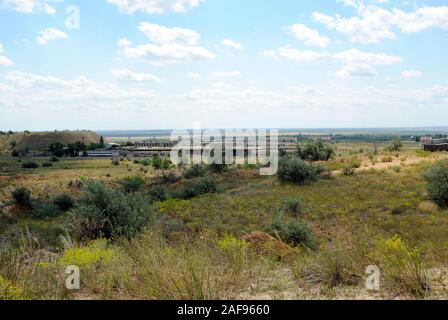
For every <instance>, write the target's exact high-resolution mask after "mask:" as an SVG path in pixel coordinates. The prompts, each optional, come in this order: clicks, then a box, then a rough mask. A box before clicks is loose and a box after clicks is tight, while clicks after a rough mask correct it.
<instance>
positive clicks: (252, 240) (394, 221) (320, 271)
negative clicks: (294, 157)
mask: <svg viewBox="0 0 448 320" xmlns="http://www.w3.org/2000/svg"><path fill="white" fill-rule="evenodd" d="M361 148H362V149H364V151H363V152H362V153H361V152H360V151H359V150H360V149H361ZM353 150H358V153H357V154H354V151H352V152H351V153H350V152H347V155H342V156H341V155H338V156H337V157H336V159H334V160H332V161H329V162H326V163H323V164H324V165H326V166H328V167H331V168H333V167H334V169H333V170H334V171H333V175H332V176H331V177H327V178H325V179H320V180H318V181H315V182H312V183H307V184H305V185H294V184H289V183H282V182H280V181H279V179H278V178H277V177H262V176H259V174H258V170H257V169H255V168H251V167H247V168H246V167H243V166H241V167H232V168H230V169H229V170H228V171H225V172H222V173H210V172H209V173H205V174H206V175H210V176H212V177H213V178H214V180H215V182H216V185H217V188H216V190H214V192H208V193H205V194H197V195H196V196H193V197H185V198H182V199H181V198H178V197H176V191H179V190H180V189H182V188H184V189H185V188H189V189H188V190H190V189H192V186H194V185H196V186H197V185H198V182H199V181H203V179H204V178H203V177H195V178H184V179H182V180H180V181H177V180H176V182H172V183H168V182H165V183H162V185H160V186H159V188H160V187H162V188H163V189H165V190H166V197H165V198H163V199H161V198H160V199H159V200H157V201H156V200H154V198H153V195H154V190H153V187H152V184H153V183H156V182H157V181H159V183H160V179H159V178H160V177H161V176H163V175H166V174H167V172H168V171H165V172H163V171H161V170H156V169H155V168H152V167H151V165H150V164H147V163H146V162H147V161H148V160H145V162H134V161H129V160H126V159H123V160H122V161H119V163H118V164H113V163H112V161H111V160H110V159H95V160H87V159H60V160H59V161H58V162H55V163H53V164H52V166H51V167H43V166H42V164H43V163H44V161H45V160H44V159H39V160H37V161H36V162H37V163H38V164H39V165H40V167H39V168H37V169H25V168H23V167H22V163H21V162H19V160H16V159H2V160H0V285H1V283H2V282H1V281H3V286H4V287H5V286H7V287H8V288H15V289H16V290H15V291H12V290H9V291H7V292H6V294H7V295H6V298H15V297H17V298H37V299H42V298H66V299H92V298H100V299H122V298H130V299H180V298H183V299H206V298H213V299H253V298H255V299H270V298H273V299H282V298H289V299H297V298H301V299H334V298H348V299H381V298H387V299H391V298H401V299H406V298H409V299H415V298H443V299H446V297H447V294H448V291H447V288H448V283H447V281H448V280H447V279H448V277H447V275H448V269H447V265H448V250H447V248H448V234H447V232H446V230H447V228H448V215H447V213H448V208H440V207H438V206H437V205H436V204H434V203H432V202H431V201H429V199H428V196H427V190H426V184H425V181H424V179H423V178H422V174H423V172H425V171H426V170H427V168H428V167H430V166H432V165H433V164H434V162H435V161H436V160H439V159H447V156H448V155H447V154H446V153H433V154H430V153H422V152H420V150H417V151H416V150H414V149H412V146H406V148H404V149H403V150H401V151H400V152H398V153H397V155H395V154H389V153H383V152H379V153H378V155H377V156H374V157H371V156H370V154H368V153H366V152H368V151H366V150H367V149H366V146H363V145H357V146H355V145H354V146H353ZM338 151H344V152H345V151H346V150H345V149H344V150H340V149H338ZM388 156H390V158H393V159H392V160H391V161H390V162H389V160H388V161H387V162H383V161H382V160H381V159H382V158H386V157H388ZM355 157H356V159H357V161H359V164H360V165H359V168H358V169H357V170H356V172H354V173H353V175H344V174H343V173H341V172H339V167H338V166H337V164H339V163H344V164H345V163H348V162H354V158H355ZM181 170H182V169H181V168H172V169H170V170H169V171H170V172H171V173H173V174H177V175H179V174H180V173H181ZM126 177H139V178H140V179H141V183H140V184H138V181H139V180H138V179H136V178H134V179H127V180H126V179H125V178H126ZM89 179H94V180H102V181H103V182H104V183H105V185H106V186H107V190H109V191H106V192H103V191H101V189H88V188H86V187H87V186H88V180H89ZM126 181H127V184H124V183H123V182H126ZM132 183H133V184H132ZM124 186H127V187H128V189H127V190H128V191H126V193H125V194H124V193H120V191H117V190H120V189H122V188H124ZM132 186H133V187H135V190H138V191H135V190H134V191H133V192H130V191H129V190H131V189H130V187H132ZM16 187H25V188H27V189H29V190H30V192H31V203H30V204H28V206H27V205H26V204H25V205H23V204H19V203H16V202H15V201H14V200H13V199H12V197H11V192H12V191H14V190H15V188H16ZM88 190H97V191H98V190H100V194H102V197H100V198H98V197H93V196H92V194H93V193H92V194H90V196H88V194H89V193H88V192H91V191H88ZM123 190H124V189H123ZM61 195H66V197H67V195H70V196H71V197H72V199H73V201H74V203H75V207H74V208H72V211H68V209H64V210H62V209H58V208H56V207H55V206H54V205H52V203H53V202H55V199H58V197H60V196H61ZM104 197H105V198H107V201H104V202H101V205H103V204H106V205H107V208H106V209H105V210H104V212H112V213H114V214H120V213H121V212H122V211H125V212H126V213H127V214H131V215H132V214H133V212H134V211H132V210H133V209H135V210H137V211H138V214H139V215H140V214H141V213H149V215H150V217H149V218H148V223H147V224H145V229H144V230H140V231H141V232H140V233H139V234H136V235H135V236H134V237H132V238H131V239H126V238H120V237H111V238H110V239H109V240H105V239H96V240H94V241H88V240H82V239H81V240H80V239H78V238H77V236H76V235H75V234H72V233H67V231H68V230H77V231H83V232H84V231H85V230H87V229H86V227H85V226H84V227H82V228H81V227H79V228H78V225H77V224H74V225H73V223H74V221H75V220H72V219H73V217H75V216H77V215H79V214H80V213H86V211H84V209H86V210H91V208H92V207H91V206H92V205H93V203H94V202H92V201H96V200H95V199H103V198H104ZM86 199H87V200H88V201H89V202H88V203H89V204H90V205H89V206H87V207H86V206H79V205H82V204H85V203H86V202H85V201H87V200H86ZM294 201H296V202H297V203H298V204H299V206H298V208H296V209H294V210H293V209H292V208H293V207H294V206H292V205H291V204H294ZM55 203H56V202H55ZM95 205H96V204H95ZM148 205H151V207H148ZM131 209H132V210H131ZM80 210H81V211H80ZM94 212H96V211H94ZM134 213H135V212H134ZM127 214H126V215H122V216H120V217H121V218H123V219H127V220H126V221H127V223H126V224H125V227H128V226H130V225H132V223H133V222H134V220H133V219H134V218H138V217H139V216H133V217H134V218H132V219H129V218H128V215H127ZM79 216H81V215H79ZM117 221H118V220H117ZM120 221H121V220H120ZM273 227H276V228H278V230H277V229H272V228H273ZM73 228H74V229H73ZM285 228H286V229H285ZM125 229H126V230H128V229H127V228H125ZM120 230H121V229H120ZM272 230H274V232H273V231H272ZM276 230H277V231H276ZM284 230H286V231H287V232H290V233H291V234H292V235H293V236H294V237H292V238H285V235H284V234H283V232H284ZM268 232H269V234H268ZM287 235H288V234H287ZM61 236H62V237H63V238H61ZM308 236H310V237H311V238H312V239H313V240H314V242H310V244H313V245H309V246H308V245H307V244H303V243H302V242H301V241H303V239H305V238H306V237H308ZM68 237H69V238H68ZM288 237H289V236H288ZM304 237H305V238H304ZM93 238H96V237H93ZM61 239H62V240H63V241H61ZM294 241H296V242H297V241H298V242H299V244H297V243H296V242H294ZM2 242H3V243H4V244H8V245H12V246H18V247H17V248H18V249H12V248H13V247H6V246H5V247H4V248H3V250H2V247H1V244H2ZM23 244H27V245H26V246H24V247H21V246H22V245H23ZM8 248H9V249H8ZM23 252H25V254H24V253H23ZM30 257H32V259H34V260H31V258H30ZM20 259H26V261H27V264H23V263H20V261H22V260H20ZM18 261H19V262H18ZM29 261H33V262H34V263H30V262H29ZM73 264H75V265H79V266H80V268H81V270H82V275H83V277H82V278H81V279H82V280H81V282H82V284H81V290H80V291H77V292H71V291H67V290H65V289H64V286H63V284H64V281H65V278H64V276H65V273H64V270H65V266H67V265H73ZM369 265H376V266H378V267H379V268H380V270H381V291H378V292H373V291H368V290H367V289H366V288H365V277H366V276H365V270H366V267H367V266H369ZM29 266H32V267H31V268H30V267H29ZM155 270H156V271H157V272H154V271H155ZM436 271H437V272H439V271H440V276H439V275H438V273H437V274H436V273H434V272H436ZM2 279H3V280H2ZM0 289H1V286H0ZM11 292H12V293H16V296H12V295H11ZM1 293H2V291H1V290H0V300H1V299H2V295H1ZM8 294H9V295H8ZM3 298H5V297H4V296H3Z"/></svg>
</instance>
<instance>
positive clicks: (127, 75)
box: [112, 69, 163, 83]
mask: <svg viewBox="0 0 448 320" xmlns="http://www.w3.org/2000/svg"><path fill="white" fill-rule="evenodd" d="M112 74H113V75H114V76H115V77H116V78H118V79H121V80H128V81H135V82H156V83H162V82H163V81H162V80H161V79H160V78H159V77H157V76H155V75H152V74H149V73H135V72H132V71H131V70H129V69H113V70H112Z"/></svg>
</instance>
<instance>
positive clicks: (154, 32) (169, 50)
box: [117, 22, 215, 65]
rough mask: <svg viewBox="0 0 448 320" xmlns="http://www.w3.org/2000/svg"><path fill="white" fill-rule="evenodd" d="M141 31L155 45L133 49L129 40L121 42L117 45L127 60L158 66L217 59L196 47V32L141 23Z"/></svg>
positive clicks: (149, 44)
mask: <svg viewBox="0 0 448 320" xmlns="http://www.w3.org/2000/svg"><path fill="white" fill-rule="evenodd" d="M139 29H140V30H141V31H142V32H143V33H144V34H145V35H146V36H147V37H148V39H149V40H150V41H151V42H153V43H148V44H143V45H137V46H134V47H132V43H131V42H130V41H129V40H127V39H121V40H119V41H118V43H117V45H118V46H119V47H121V53H122V54H123V55H124V56H125V57H127V58H138V59H146V60H148V61H150V62H151V63H153V64H156V65H163V64H167V63H177V62H190V61H195V60H209V59H214V58H215V54H214V53H212V52H210V51H209V50H207V49H206V48H202V47H199V46H197V45H196V43H197V42H198V40H199V38H200V35H199V34H198V33H197V32H195V31H194V30H191V29H183V28H167V27H163V26H160V25H156V24H150V23H146V22H143V23H141V24H140V26H139Z"/></svg>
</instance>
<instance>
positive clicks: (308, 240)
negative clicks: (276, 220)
mask: <svg viewBox="0 0 448 320" xmlns="http://www.w3.org/2000/svg"><path fill="white" fill-rule="evenodd" d="M284 238H285V240H286V241H287V242H289V243H291V244H293V245H295V246H298V245H303V246H306V247H308V248H311V249H313V248H315V247H316V243H315V241H314V237H313V234H312V232H311V230H310V229H309V228H308V226H307V225H306V224H304V223H301V222H299V221H292V222H290V223H288V224H287V225H286V229H285V230H284Z"/></svg>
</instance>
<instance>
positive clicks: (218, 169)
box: [208, 163, 229, 173]
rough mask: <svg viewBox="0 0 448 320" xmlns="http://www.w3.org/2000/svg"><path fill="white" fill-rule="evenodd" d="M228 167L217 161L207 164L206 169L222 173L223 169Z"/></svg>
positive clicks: (225, 169)
mask: <svg viewBox="0 0 448 320" xmlns="http://www.w3.org/2000/svg"><path fill="white" fill-rule="evenodd" d="M228 168H229V166H228V165H226V164H218V163H212V164H210V165H209V166H208V170H209V171H210V172H211V173H222V172H224V171H227V169H228Z"/></svg>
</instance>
